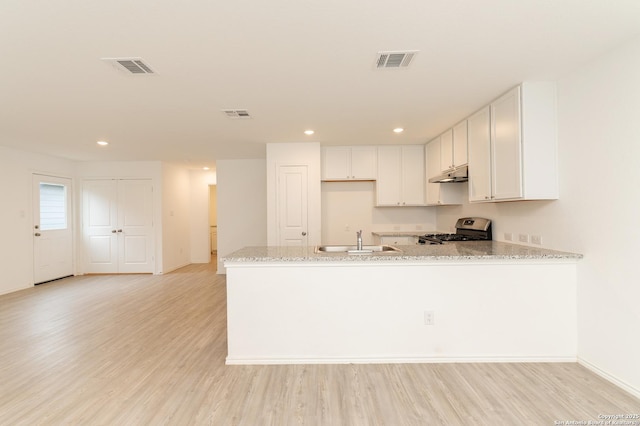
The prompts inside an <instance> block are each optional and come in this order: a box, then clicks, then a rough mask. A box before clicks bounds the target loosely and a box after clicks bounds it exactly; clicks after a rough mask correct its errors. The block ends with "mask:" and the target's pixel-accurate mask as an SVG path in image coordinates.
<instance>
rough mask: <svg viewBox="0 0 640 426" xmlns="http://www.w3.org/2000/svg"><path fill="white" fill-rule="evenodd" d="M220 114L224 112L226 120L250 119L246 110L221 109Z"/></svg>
mask: <svg viewBox="0 0 640 426" xmlns="http://www.w3.org/2000/svg"><path fill="white" fill-rule="evenodd" d="M222 112H224V114H225V115H226V116H227V118H233V119H238V118H251V116H250V115H249V111H247V110H246V109H223V110H222Z"/></svg>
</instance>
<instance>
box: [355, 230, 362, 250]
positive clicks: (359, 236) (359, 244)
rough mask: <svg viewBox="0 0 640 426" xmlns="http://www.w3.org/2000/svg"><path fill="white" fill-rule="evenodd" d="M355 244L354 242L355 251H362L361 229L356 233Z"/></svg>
mask: <svg viewBox="0 0 640 426" xmlns="http://www.w3.org/2000/svg"><path fill="white" fill-rule="evenodd" d="M356 235H357V240H356V241H357V242H356V250H362V229H361V230H359V231H358V232H356Z"/></svg>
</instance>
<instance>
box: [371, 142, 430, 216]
mask: <svg viewBox="0 0 640 426" xmlns="http://www.w3.org/2000/svg"><path fill="white" fill-rule="evenodd" d="M424 166H425V164H424V147H423V146H422V145H403V146H386V145H384V146H379V147H378V179H377V182H376V201H377V202H376V204H377V205H378V206H424V205H425V186H424V184H425V170H424Z"/></svg>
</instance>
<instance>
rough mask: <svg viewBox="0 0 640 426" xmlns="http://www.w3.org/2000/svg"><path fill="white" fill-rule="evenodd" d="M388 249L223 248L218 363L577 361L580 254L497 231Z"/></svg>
mask: <svg viewBox="0 0 640 426" xmlns="http://www.w3.org/2000/svg"><path fill="white" fill-rule="evenodd" d="M397 248H399V249H400V250H401V251H400V252H380V253H372V254H367V255H350V254H347V253H316V251H315V250H314V247H246V248H243V249H241V250H238V251H236V252H234V253H231V254H230V255H228V256H226V257H225V259H224V265H225V267H226V268H227V313H228V319H227V320H228V355H227V360H226V362H227V364H279V363H286V364H295V363H401V362H483V361H486V362H492V361H530V362H531V361H575V359H576V350H577V348H576V263H577V261H578V260H579V259H580V258H581V257H582V256H581V255H578V254H573V253H566V252H558V251H553V250H546V249H541V248H533V247H527V246H520V245H515V244H507V243H501V242H495V241H477V242H465V243H463V244H459V243H452V244H446V245H424V246H422V245H406V246H398V247H397Z"/></svg>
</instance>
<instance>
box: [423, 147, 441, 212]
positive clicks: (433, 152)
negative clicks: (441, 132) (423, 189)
mask: <svg viewBox="0 0 640 426" xmlns="http://www.w3.org/2000/svg"><path fill="white" fill-rule="evenodd" d="M426 150H427V161H426V164H427V171H426V175H427V176H428V177H430V178H431V177H434V176H438V175H439V174H440V138H439V137H437V138H435V139H434V140H432V141H431V142H429V143H428V144H427V146H426ZM428 180H429V179H426V181H427V182H426V185H427V205H438V204H440V184H439V183H429V182H428Z"/></svg>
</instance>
